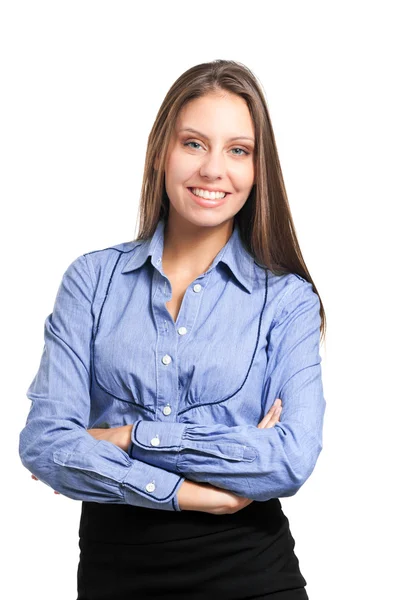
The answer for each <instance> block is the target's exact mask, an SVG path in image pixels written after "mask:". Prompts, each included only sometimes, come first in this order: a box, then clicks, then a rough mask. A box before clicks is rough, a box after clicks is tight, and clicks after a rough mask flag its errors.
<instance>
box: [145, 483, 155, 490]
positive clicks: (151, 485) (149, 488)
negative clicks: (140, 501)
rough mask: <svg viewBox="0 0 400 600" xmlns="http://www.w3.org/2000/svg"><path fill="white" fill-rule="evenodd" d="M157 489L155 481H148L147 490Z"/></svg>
mask: <svg viewBox="0 0 400 600" xmlns="http://www.w3.org/2000/svg"><path fill="white" fill-rule="evenodd" d="M155 489H156V486H155V485H154V483H148V484H147V485H146V490H147V491H148V492H154V490H155Z"/></svg>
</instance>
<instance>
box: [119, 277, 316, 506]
mask: <svg viewBox="0 0 400 600" xmlns="http://www.w3.org/2000/svg"><path fill="white" fill-rule="evenodd" d="M319 308H320V303H319V298H318V296H317V294H315V292H314V291H313V290H312V286H311V284H310V283H309V282H306V281H304V280H299V281H297V282H296V283H295V284H294V285H292V286H290V288H289V289H288V291H287V292H286V294H285V295H284V297H283V298H282V300H281V302H280V305H279V307H278V309H277V315H276V317H275V320H274V322H273V323H272V326H271V329H270V332H269V334H268V344H267V374H266V375H267V379H266V381H267V394H268V397H269V398H271V397H272V398H277V397H279V398H281V400H282V406H283V411H282V417H281V422H280V423H277V425H276V426H275V427H273V428H270V429H258V428H257V426H256V425H240V426H235V427H229V426H226V425H223V424H215V425H211V426H208V425H197V424H185V423H164V422H154V421H137V422H136V423H135V424H134V426H133V429H132V446H131V448H130V453H131V456H133V457H134V458H139V459H140V460H143V461H145V462H148V463H149V464H152V465H157V466H159V467H163V468H166V469H170V470H172V471H175V472H177V473H181V474H182V475H183V476H185V477H188V478H189V479H191V480H193V481H202V482H208V483H211V484H213V485H215V486H218V487H221V488H225V489H228V490H230V491H232V492H234V493H236V494H237V495H239V496H244V497H247V498H251V499H253V500H258V501H265V500H269V499H270V498H275V497H285V496H292V495H294V494H295V493H296V492H297V491H298V490H299V488H300V487H301V486H302V485H303V484H304V482H305V481H306V480H307V479H308V477H309V476H310V475H311V473H312V471H313V469H314V467H315V464H316V461H317V458H318V456H319V453H320V451H321V449H322V425H323V416H324V412H325V404H326V403H325V398H324V395H323V387H322V380H321V365H320V362H321V357H320V355H319V338H320V329H319V328H320V314H319Z"/></svg>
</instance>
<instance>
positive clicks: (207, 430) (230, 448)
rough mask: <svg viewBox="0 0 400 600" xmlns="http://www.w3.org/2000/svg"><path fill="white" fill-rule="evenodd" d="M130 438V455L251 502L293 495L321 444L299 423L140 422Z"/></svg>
mask: <svg viewBox="0 0 400 600" xmlns="http://www.w3.org/2000/svg"><path fill="white" fill-rule="evenodd" d="M157 432H158V434H157ZM157 435H158V437H157ZM132 442H133V444H132V448H131V450H130V452H131V456H133V457H134V458H138V459H139V460H142V461H144V462H147V463H149V464H152V465H157V466H159V467H162V468H165V469H168V470H170V471H173V472H175V473H179V474H181V475H182V476H183V477H185V478H188V479H190V480H192V481H195V482H206V483H209V484H211V485H215V486H217V487H219V488H223V489H226V490H229V491H231V492H234V493H235V494H237V495H239V496H243V497H246V498H251V499H253V500H257V501H266V500H269V499H270V498H276V497H285V496H291V495H294V494H295V493H296V492H297V491H298V489H299V488H300V487H301V486H302V485H303V483H304V482H305V481H306V479H307V478H308V477H309V475H310V474H311V472H312V470H313V469H314V466H315V463H316V460H317V458H318V455H319V453H320V451H321V448H322V444H321V441H320V440H319V439H317V438H315V437H314V435H312V434H311V433H310V432H309V431H308V430H307V429H305V428H304V426H303V424H302V423H301V422H296V423H294V422H292V423H285V422H283V423H280V424H279V425H277V426H276V427H274V428H271V429H258V428H257V427H255V426H252V425H243V426H236V427H228V426H226V425H215V426H205V425H192V424H190V425H184V424H181V423H169V424H166V423H160V422H151V421H140V422H138V423H136V424H135V425H134V427H133V432H132ZM154 443H155V445H152V444H154Z"/></svg>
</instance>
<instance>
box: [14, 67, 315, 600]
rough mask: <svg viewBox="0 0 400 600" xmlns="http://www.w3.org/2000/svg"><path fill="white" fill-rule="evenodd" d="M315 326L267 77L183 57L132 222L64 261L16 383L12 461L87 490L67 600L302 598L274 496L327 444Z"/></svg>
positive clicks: (299, 480) (77, 494)
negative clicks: (22, 387)
mask: <svg viewBox="0 0 400 600" xmlns="http://www.w3.org/2000/svg"><path fill="white" fill-rule="evenodd" d="M324 329H325V313H324V309H323V306H322V302H321V299H320V297H319V294H318V292H317V289H316V287H315V285H314V283H313V281H312V279H311V276H310V274H309V272H308V270H307V268H306V265H305V263H304V260H303V258H302V255H301V252H300V248H299V244H298V240H297V238H296V235H295V227H294V224H293V221H292V217H291V214H290V209H289V204H288V200H287V197H286V192H285V187H284V183H283V178H282V173H281V169H280V164H279V159H278V153H277V149H276V145H275V140H274V135H273V130H272V126H271V123H270V119H269V115H268V110H267V106H266V102H265V99H264V97H263V94H262V92H261V88H260V86H259V85H258V83H257V81H256V78H255V76H254V75H253V74H252V73H251V72H250V70H249V69H247V68H246V67H245V66H243V65H241V64H240V63H237V62H234V61H227V60H217V61H213V62H211V63H203V64H200V65H197V66H194V67H192V68H191V69H189V70H188V71H186V72H185V73H183V74H182V75H181V76H180V77H179V78H178V80H177V81H176V82H175V83H174V84H173V85H172V87H171V88H170V90H169V91H168V93H167V95H166V97H165V99H164V101H163V103H162V105H161V107H160V109H159V112H158V114H157V117H156V120H155V122H154V125H153V127H152V129H151V132H150V135H149V140H148V147H147V152H146V161H145V167H144V174H143V185H142V193H141V203H140V227H139V233H138V235H137V236H136V237H135V238H134V239H133V240H130V241H127V242H121V243H120V244H116V245H114V246H111V247H105V248H101V249H97V250H91V251H88V252H86V253H85V254H82V255H81V256H79V257H78V258H76V259H75V260H74V261H73V262H72V263H71V264H70V265H69V266H68V268H67V269H66V271H65V272H64V274H63V277H62V280H61V284H60V287H59V290H58V292H57V296H56V300H55V303H54V308H53V311H52V313H51V314H50V315H49V316H48V317H47V319H46V322H45V347H44V350H43V354H42V358H41V362H40V365H39V369H38V372H37V374H36V375H35V377H34V379H33V381H32V383H31V385H30V386H29V389H28V391H27V395H28V398H29V399H30V400H31V402H32V404H31V408H30V411H29V414H28V418H27V421H26V425H25V427H24V429H23V430H22V431H21V434H20V446H19V452H20V456H21V460H22V462H23V464H24V465H25V467H26V468H27V469H29V470H30V471H31V473H32V474H33V477H34V478H36V479H39V480H41V481H43V482H45V483H46V484H47V485H49V486H51V487H52V488H53V490H55V491H56V492H58V493H61V494H63V495H65V496H67V497H68V498H71V499H75V500H79V501H81V502H82V513H81V521H80V528H79V536H80V540H79V547H80V551H81V552H80V561H79V565H78V573H77V575H78V600H89V599H92V600H94V599H95V600H100V598H101V599H102V600H115V598H119V597H135V598H149V599H154V600H155V599H156V598H161V597H162V598H163V599H168V598H169V599H174V600H176V598H180V597H182V598H185V599H186V600H190V599H193V600H195V599H196V600H197V599H203V598H204V597H205V596H210V597H212V598H219V599H221V600H224V599H226V600H244V599H248V600H250V599H251V598H259V599H261V598H268V599H269V600H294V599H298V600H301V599H303V600H304V599H306V598H308V596H307V593H306V591H305V585H306V580H305V578H304V576H303V574H302V573H301V571H300V568H299V561H298V559H297V556H296V554H295V552H294V545H295V542H294V539H293V537H292V534H291V531H290V528H289V523H288V519H287V518H286V516H285V515H284V513H283V511H282V507H281V503H280V500H279V498H282V497H287V496H293V495H294V494H296V493H297V491H298V490H299V489H300V488H301V487H302V485H303V484H304V483H305V482H306V481H307V479H308V477H309V476H310V475H311V473H312V472H313V469H314V467H315V464H316V461H317V459H318V456H319V453H320V452H321V449H322V426H323V418H324V411H325V398H324V394H323V387H322V379H321V365H320V363H321V357H320V354H319V344H320V334H321V332H322V333H324ZM110 549H111V551H110Z"/></svg>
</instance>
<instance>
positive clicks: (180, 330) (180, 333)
mask: <svg viewBox="0 0 400 600" xmlns="http://www.w3.org/2000/svg"><path fill="white" fill-rule="evenodd" d="M178 333H179V335H185V333H187V329H186V327H179V329H178Z"/></svg>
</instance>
